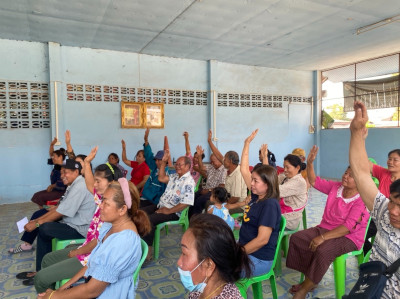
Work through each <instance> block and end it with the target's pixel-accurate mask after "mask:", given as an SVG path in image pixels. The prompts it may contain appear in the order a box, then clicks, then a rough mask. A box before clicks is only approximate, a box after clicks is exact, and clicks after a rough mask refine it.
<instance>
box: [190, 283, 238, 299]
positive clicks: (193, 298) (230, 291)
mask: <svg viewBox="0 0 400 299" xmlns="http://www.w3.org/2000/svg"><path fill="white" fill-rule="evenodd" d="M200 296H201V293H200V292H191V293H190V294H189V299H198V298H200ZM241 298H243V297H242V295H240V292H239V289H238V288H237V286H236V285H235V284H234V283H227V284H226V285H225V286H224V288H223V289H222V292H221V293H220V294H219V295H216V296H213V297H210V299H241Z"/></svg>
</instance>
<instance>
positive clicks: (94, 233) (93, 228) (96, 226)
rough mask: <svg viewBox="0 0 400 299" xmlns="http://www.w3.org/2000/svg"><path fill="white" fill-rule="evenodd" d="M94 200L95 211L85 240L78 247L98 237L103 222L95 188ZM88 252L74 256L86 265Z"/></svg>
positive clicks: (98, 196) (99, 199) (99, 200)
mask: <svg viewBox="0 0 400 299" xmlns="http://www.w3.org/2000/svg"><path fill="white" fill-rule="evenodd" d="M94 202H95V203H96V205H97V207H96V211H95V212H94V215H93V219H92V222H90V225H89V230H88V232H87V234H86V240H85V243H83V244H82V245H81V246H79V248H81V247H82V246H84V245H86V244H88V243H89V242H91V241H92V240H94V239H98V238H99V230H100V228H101V225H102V224H103V221H101V220H100V204H101V196H100V195H99V194H97V193H96V190H94ZM89 256H90V253H86V254H79V255H77V256H76V258H77V259H78V260H79V261H80V262H81V264H82V265H83V266H86V264H87V262H88V260H89Z"/></svg>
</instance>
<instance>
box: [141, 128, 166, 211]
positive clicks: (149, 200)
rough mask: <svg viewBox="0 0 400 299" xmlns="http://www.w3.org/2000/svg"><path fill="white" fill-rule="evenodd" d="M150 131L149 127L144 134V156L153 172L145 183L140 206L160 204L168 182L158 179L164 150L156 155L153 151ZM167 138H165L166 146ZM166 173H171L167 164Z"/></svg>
mask: <svg viewBox="0 0 400 299" xmlns="http://www.w3.org/2000/svg"><path fill="white" fill-rule="evenodd" d="M149 133H150V129H149V128H147V129H146V131H145V134H144V145H143V146H144V158H145V160H146V164H147V165H148V166H149V168H150V170H151V172H150V176H149V178H148V180H147V181H146V184H144V187H143V190H142V194H141V198H140V199H141V200H140V208H143V207H146V206H150V205H155V206H157V205H158V202H159V201H160V197H161V195H162V194H163V193H164V191H165V188H166V187H167V184H164V183H161V182H160V181H159V180H158V175H159V170H160V167H161V164H162V158H163V157H164V151H162V150H161V151H158V152H157V154H156V155H155V156H154V154H153V151H152V150H151V146H150V144H149ZM165 141H166V139H164V148H165V147H166V144H165ZM164 171H165V174H166V175H169V170H168V166H165V169H164Z"/></svg>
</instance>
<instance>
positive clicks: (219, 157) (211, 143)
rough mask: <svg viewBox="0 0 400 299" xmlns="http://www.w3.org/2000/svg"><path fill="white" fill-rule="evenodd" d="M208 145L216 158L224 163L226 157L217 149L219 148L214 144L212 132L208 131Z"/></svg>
mask: <svg viewBox="0 0 400 299" xmlns="http://www.w3.org/2000/svg"><path fill="white" fill-rule="evenodd" d="M207 141H208V145H209V146H210V148H211V151H212V152H213V154H214V156H215V157H216V158H217V159H218V160H219V161H220V162H221V163H224V156H223V155H222V154H221V152H220V151H219V150H218V149H217V147H216V146H215V145H214V143H213V142H212V131H211V130H210V131H208V138H207Z"/></svg>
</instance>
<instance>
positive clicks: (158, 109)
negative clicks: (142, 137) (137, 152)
mask: <svg viewBox="0 0 400 299" xmlns="http://www.w3.org/2000/svg"><path fill="white" fill-rule="evenodd" d="M144 115H145V117H144V126H145V127H147V128H159V129H162V128H164V104H156V103H144Z"/></svg>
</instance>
